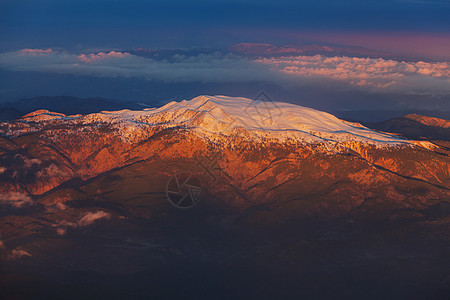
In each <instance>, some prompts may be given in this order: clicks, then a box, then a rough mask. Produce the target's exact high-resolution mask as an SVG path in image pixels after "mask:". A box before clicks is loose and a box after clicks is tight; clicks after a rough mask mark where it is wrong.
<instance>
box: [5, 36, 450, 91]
mask: <svg viewBox="0 0 450 300" xmlns="http://www.w3.org/2000/svg"><path fill="white" fill-rule="evenodd" d="M240 47H241V48H243V49H247V50H248V49H250V50H249V51H256V50H257V51H256V52H258V51H263V52H264V51H265V52H267V53H269V54H273V53H274V51H275V52H276V53H278V54H279V55H276V57H260V56H257V57H259V58H251V57H252V56H250V57H243V56H239V55H235V54H232V53H229V54H223V53H210V54H198V55H192V56H186V55H179V54H176V55H173V56H172V57H171V58H170V59H167V60H166V59H161V60H158V59H154V58H145V57H141V56H136V55H132V54H130V53H127V52H119V51H110V52H98V53H90V54H70V53H67V52H58V53H52V54H51V55H37V56H35V55H23V54H22V53H21V52H9V53H1V54H0V68H1V69H7V70H10V71H28V72H29V71H34V72H50V73H59V74H73V75H87V76H98V77H124V78H140V79H148V80H160V81H164V82H209V83H224V82H227V83H228V82H239V83H249V82H270V83H272V84H278V85H281V86H288V85H295V86H297V85H298V84H302V85H311V86H312V87H314V88H316V87H317V86H320V87H321V88H323V87H330V88H337V89H343V88H345V89H346V88H349V87H350V88H356V89H367V90H371V91H378V92H389V93H391V92H395V93H403V94H428V95H448V94H449V93H450V81H449V79H450V62H448V61H443V62H423V61H419V62H404V61H397V60H390V59H383V58H359V57H351V56H333V57H330V56H329V55H327V56H325V55H314V56H308V55H297V54H295V55H294V56H292V55H291V54H289V53H291V51H296V48H295V47H294V48H291V47H287V46H286V47H281V48H282V49H280V47H278V48H277V47H275V46H272V45H269V44H256V45H255V44H241V46H240ZM254 47H256V48H257V49H256V50H255V49H254ZM252 49H253V50H252ZM322 50H323V51H325V50H326V49H325V50H324V49H322ZM302 51H303V50H302ZM258 53H259V52H258ZM286 53H287V54H289V55H286ZM253 57H254V56H253ZM327 84H328V85H327Z"/></svg>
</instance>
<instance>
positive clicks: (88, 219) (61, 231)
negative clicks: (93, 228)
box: [53, 210, 111, 235]
mask: <svg viewBox="0 0 450 300" xmlns="http://www.w3.org/2000/svg"><path fill="white" fill-rule="evenodd" d="M110 218H111V214H110V213H107V212H105V211H102V210H99V211H96V212H88V213H87V214H85V215H84V216H83V217H81V219H79V220H78V221H76V222H70V221H66V220H63V221H61V222H60V223H59V224H57V225H53V226H54V227H56V233H57V234H58V235H65V234H66V232H67V228H69V227H72V228H77V227H85V226H89V225H92V224H93V223H94V222H96V221H98V220H101V219H106V220H108V219H110Z"/></svg>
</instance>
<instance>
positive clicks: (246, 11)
mask: <svg viewBox="0 0 450 300" xmlns="http://www.w3.org/2000/svg"><path fill="white" fill-rule="evenodd" d="M0 3H1V4H0V5H1V6H0V20H1V21H0V22H1V31H0V35H1V48H2V49H8V50H10V49H17V48H25V47H65V48H74V47H84V48H103V47H105V48H108V47H120V48H132V47H137V46H139V45H140V44H142V45H143V46H145V47H193V46H214V47H216V46H225V45H229V44H232V43H237V42H261V41H265V42H275V43H276V42H292V40H293V39H295V37H296V36H297V35H301V34H303V33H315V32H320V33H322V32H336V31H337V32H350V33H355V32H357V33H367V34H373V33H380V32H381V33H384V32H413V33H417V32H419V33H420V34H423V33H426V34H428V33H434V34H445V35H448V34H449V32H450V18H449V16H450V2H449V1H447V0H431V1H428V0H393V1H392V0H390V1H386V0H377V1H372V0H369V1H356V0H349V1H334V0H315V1H294V0H258V1H256V0H247V1H237V0H231V1H225V0H223V1H213V0H204V1H201V0H191V1H180V0H165V1H162V0H156V1H143V0H124V1H120V0H77V1H70V0H0Z"/></svg>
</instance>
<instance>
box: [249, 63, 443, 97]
mask: <svg viewBox="0 0 450 300" xmlns="http://www.w3.org/2000/svg"><path fill="white" fill-rule="evenodd" d="M255 61H256V62H257V63H260V64H264V65H268V66H270V67H271V68H272V69H273V70H276V71H280V72H282V73H285V74H289V75H293V76H297V77H302V78H327V79H332V80H337V81H343V82H345V83H348V84H350V85H353V86H359V87H368V88H376V89H381V90H382V89H390V90H392V89H400V88H411V89H419V90H420V88H423V87H424V86H427V87H428V88H430V84H432V83H434V87H435V88H436V89H441V90H443V91H444V92H446V93H448V92H450V62H423V61H419V62H403V61H402V62H399V61H394V60H385V59H382V58H358V57H345V56H335V57H325V56H322V55H315V56H293V57H291V56H290V57H278V58H260V59H256V60H255ZM430 80H434V81H433V82H431V81H430ZM436 92H438V90H436ZM441 92H442V91H441Z"/></svg>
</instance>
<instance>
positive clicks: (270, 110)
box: [0, 96, 450, 299]
mask: <svg viewBox="0 0 450 300" xmlns="http://www.w3.org/2000/svg"><path fill="white" fill-rule="evenodd" d="M407 119H410V120H414V122H420V123H421V124H422V125H423V126H428V127H430V128H431V127H432V128H434V127H436V128H442V130H445V129H448V128H447V127H448V126H447V125H448V121H445V120H440V119H435V118H433V120H431V121H432V122H431V121H430V120H429V119H427V120H425V121H424V118H422V117H416V116H414V118H413V117H407ZM430 122H431V123H430ZM392 129H395V128H394V127H392V126H391V127H383V128H380V129H379V130H382V131H383V132H381V131H375V130H373V129H370V128H368V127H365V126H363V125H361V124H359V123H352V122H347V121H343V120H340V119H338V118H336V117H334V116H333V115H330V114H328V113H324V112H320V111H316V110H313V109H309V108H305V107H300V106H296V105H292V104H286V103H282V102H272V101H252V100H249V99H245V98H232V97H225V96H214V97H213V96H200V97H197V98H194V99H192V100H190V101H182V102H171V103H168V104H166V105H165V106H163V107H160V108H148V109H144V110H141V111H131V110H121V111H103V112H100V113H93V114H87V115H77V114H74V115H67V114H63V113H59V112H50V111H47V110H38V111H35V112H32V113H29V114H27V115H25V116H23V117H22V118H20V119H17V120H15V121H10V122H4V123H1V124H0V132H1V137H0V155H1V156H0V213H1V214H0V232H1V236H0V255H1V258H0V259H1V261H2V267H1V273H0V282H1V283H0V285H1V287H2V289H1V290H2V293H4V296H5V297H9V298H21V297H24V298H26V297H29V296H33V295H34V296H37V297H44V296H43V295H45V296H48V297H55V298H61V297H67V298H71V297H73V298H79V297H82V296H93V297H103V296H105V297H113V298H114V297H121V296H125V295H129V293H130V291H132V296H134V297H149V296H156V297H162V296H169V297H170V296H173V297H204V296H214V297H217V298H229V297H238V298H248V297H250V296H261V297H264V296H269V295H270V296H285V297H293V296H296V297H298V296H305V297H308V298H330V297H333V296H335V295H339V296H341V297H346V298H355V299H357V298H361V297H364V298H369V299H371V298H373V299H378V298H380V297H383V298H387V299H398V298H406V297H409V298H430V297H431V298H435V299H439V298H440V297H442V299H444V295H446V294H447V293H448V291H449V284H450V274H449V273H448V270H447V268H446V266H448V265H449V263H450V261H449V257H450V256H449V255H448V254H449V250H450V248H449V247H450V243H449V241H450V239H449V233H450V231H449V227H448V226H449V220H450V219H449V217H450V216H449V213H450V203H449V201H450V191H449V189H450V158H449V154H450V151H449V148H448V146H446V144H445V143H446V141H445V139H444V138H442V139H438V138H439V137H441V136H438V137H437V138H436V137H434V138H426V137H423V136H422V134H419V135H420V136H421V137H420V138H419V137H417V138H416V139H413V137H412V136H411V135H407V134H405V133H404V131H398V130H397V131H396V130H392ZM429 130H431V129H429ZM408 138H409V139H408ZM185 180H187V181H186V182H188V185H187V186H184V185H182V184H181V183H182V182H185ZM177 182H178V184H175V183H177ZM194 191H197V192H196V193H197V194H195V195H194V194H193V193H194ZM173 192H175V193H173ZM177 192H178V193H177ZM171 193H172V194H171ZM174 195H177V196H179V197H178V198H177V200H175V203H174ZM183 197H184V198H183ZM175 198H176V197H175ZM169 199H170V200H171V201H172V203H171V202H170V201H169ZM189 199H190V200H195V201H192V202H195V204H196V205H195V206H193V207H191V208H189V209H179V208H180V207H181V208H188V207H190V205H189V203H188V204H186V203H187V202H184V201H189ZM177 203H178V204H179V207H174V206H177ZM87 282H90V284H88V286H87V287H86V283H87ZM144 282H145V283H146V284H143V283H144ZM267 282H271V284H267ZM119 285H121V286H122V288H119ZM79 286H84V287H85V288H84V289H83V290H81V289H78V287H79ZM351 287H353V288H351ZM380 287H381V288H380ZM121 293H123V294H121Z"/></svg>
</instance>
